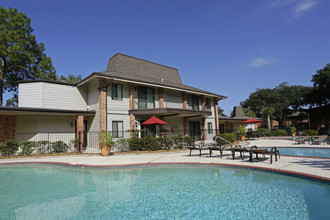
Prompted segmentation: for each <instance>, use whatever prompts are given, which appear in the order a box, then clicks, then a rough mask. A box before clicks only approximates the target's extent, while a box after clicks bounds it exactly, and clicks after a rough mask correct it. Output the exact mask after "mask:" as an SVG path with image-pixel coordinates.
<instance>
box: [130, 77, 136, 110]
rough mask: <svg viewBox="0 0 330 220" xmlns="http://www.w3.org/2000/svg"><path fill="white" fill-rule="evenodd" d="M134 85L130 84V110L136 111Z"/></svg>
mask: <svg viewBox="0 0 330 220" xmlns="http://www.w3.org/2000/svg"><path fill="white" fill-rule="evenodd" d="M134 96H135V94H134V84H133V83H130V84H129V109H134V107H135V106H134Z"/></svg>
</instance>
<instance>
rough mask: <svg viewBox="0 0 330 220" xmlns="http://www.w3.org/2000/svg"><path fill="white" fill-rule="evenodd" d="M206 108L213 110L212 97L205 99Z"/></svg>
mask: <svg viewBox="0 0 330 220" xmlns="http://www.w3.org/2000/svg"><path fill="white" fill-rule="evenodd" d="M205 109H207V110H211V99H210V98H206V99H205Z"/></svg>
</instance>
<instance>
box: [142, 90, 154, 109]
mask: <svg viewBox="0 0 330 220" xmlns="http://www.w3.org/2000/svg"><path fill="white" fill-rule="evenodd" d="M138 99H139V108H140V109H141V108H155V89H153V88H149V87H142V86H140V87H139V88H138Z"/></svg>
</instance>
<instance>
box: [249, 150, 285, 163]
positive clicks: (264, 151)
mask: <svg viewBox="0 0 330 220" xmlns="http://www.w3.org/2000/svg"><path fill="white" fill-rule="evenodd" d="M249 153H250V161H251V162H252V156H253V154H255V155H256V158H257V160H259V158H258V154H263V155H264V158H265V154H270V164H272V163H273V154H275V161H277V155H278V157H279V158H280V151H279V150H277V148H276V147H272V149H271V150H270V152H269V151H268V149H258V148H257V146H253V147H251V149H250V150H249Z"/></svg>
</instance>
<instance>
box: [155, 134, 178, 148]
mask: <svg viewBox="0 0 330 220" xmlns="http://www.w3.org/2000/svg"><path fill="white" fill-rule="evenodd" d="M156 141H158V142H159V145H160V146H161V148H162V150H170V149H171V148H172V147H173V145H174V140H173V138H168V137H166V136H164V137H160V138H157V139H156Z"/></svg>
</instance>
